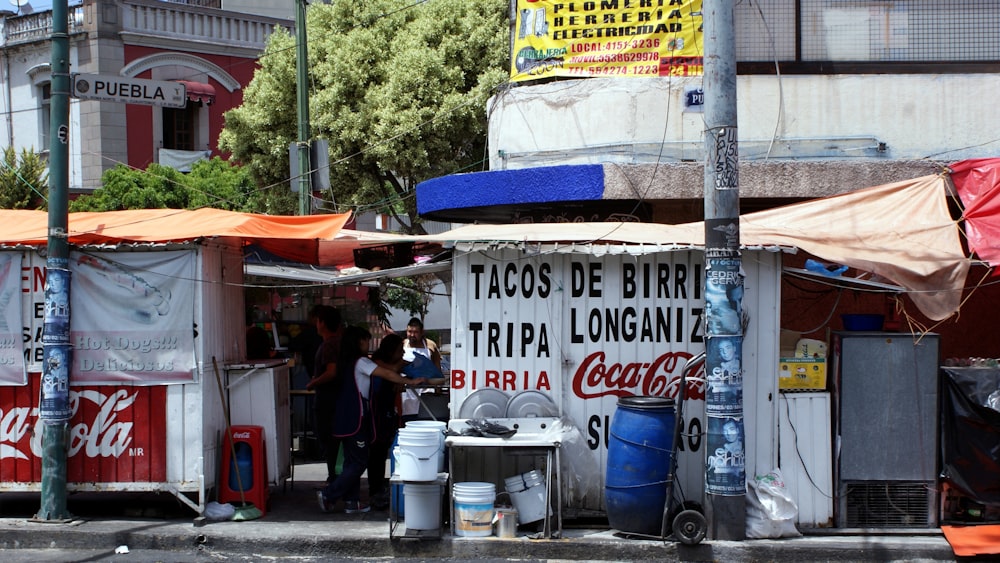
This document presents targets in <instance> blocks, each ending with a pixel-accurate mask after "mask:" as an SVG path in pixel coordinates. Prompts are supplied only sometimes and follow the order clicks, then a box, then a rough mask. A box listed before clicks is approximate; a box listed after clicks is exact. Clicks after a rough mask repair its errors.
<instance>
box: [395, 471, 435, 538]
mask: <svg viewBox="0 0 1000 563" xmlns="http://www.w3.org/2000/svg"><path fill="white" fill-rule="evenodd" d="M403 498H405V499H406V508H407V510H406V529H407V530H437V529H438V528H440V527H441V485H437V484H434V485H428V484H418V483H404V484H403Z"/></svg>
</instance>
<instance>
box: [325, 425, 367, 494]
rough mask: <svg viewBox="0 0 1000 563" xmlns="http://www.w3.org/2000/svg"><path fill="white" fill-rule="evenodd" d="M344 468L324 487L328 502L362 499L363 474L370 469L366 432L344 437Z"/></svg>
mask: <svg viewBox="0 0 1000 563" xmlns="http://www.w3.org/2000/svg"><path fill="white" fill-rule="evenodd" d="M343 444H344V470H343V471H341V472H340V475H337V478H336V479H334V480H333V482H331V483H330V484H329V485H327V486H326V489H324V491H323V494H324V495H326V500H327V502H337V501H338V500H344V501H345V502H356V501H359V500H361V475H362V474H364V472H365V470H366V469H368V449H369V448H368V445H369V444H368V441H367V439H366V437H365V436H364V434H363V433H362V434H358V435H356V436H351V437H349V438H343Z"/></svg>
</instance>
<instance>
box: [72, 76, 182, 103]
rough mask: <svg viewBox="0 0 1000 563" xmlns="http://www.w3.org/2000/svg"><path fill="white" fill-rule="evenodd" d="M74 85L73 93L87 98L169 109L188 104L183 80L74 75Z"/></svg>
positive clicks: (77, 96)
mask: <svg viewBox="0 0 1000 563" xmlns="http://www.w3.org/2000/svg"><path fill="white" fill-rule="evenodd" d="M72 84H73V92H72V96H73V97H74V98H80V99H84V100H101V101H105V102H123V103H127V104H142V105H147V106H163V107H170V108H183V107H184V106H186V105H187V89H186V88H185V87H184V84H182V83H180V82H170V81H164V80H146V79H143V78H129V77H127V76H116V75H102V74H74V75H73V80H72Z"/></svg>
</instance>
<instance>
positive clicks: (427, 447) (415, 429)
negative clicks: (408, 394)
mask: <svg viewBox="0 0 1000 563" xmlns="http://www.w3.org/2000/svg"><path fill="white" fill-rule="evenodd" d="M446 426H447V425H446V424H445V423H444V422H433V421H413V422H408V423H407V424H406V427H405V428H400V429H399V435H398V437H397V441H398V444H399V446H398V447H397V448H396V449H395V451H393V455H394V456H395V458H396V459H397V460H398V463H397V467H398V473H399V478H400V479H402V480H403V482H404V483H403V498H404V503H405V505H406V529H407V530H436V529H438V528H440V527H441V485H440V484H438V483H437V478H438V472H440V471H441V470H442V469H443V468H444V438H445V436H444V432H445V429H446Z"/></svg>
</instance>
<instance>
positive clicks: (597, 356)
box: [573, 351, 705, 400]
mask: <svg viewBox="0 0 1000 563" xmlns="http://www.w3.org/2000/svg"><path fill="white" fill-rule="evenodd" d="M606 358H607V356H606V354H605V353H604V352H603V351H600V352H594V353H592V354H590V355H588V356H587V357H586V358H584V359H583V362H581V363H580V366H579V367H578V368H577V369H576V373H575V374H573V394H574V395H576V396H577V397H579V398H581V399H594V398H597V397H604V396H606V395H612V396H615V397H630V396H632V395H652V396H661V397H670V398H676V397H677V391H678V386H679V385H680V376H681V370H682V369H684V364H685V363H686V362H687V360H688V359H689V358H691V354H689V353H687V352H667V353H666V354H663V355H661V356H659V357H658V358H656V359H655V360H653V361H652V362H630V363H620V362H615V363H612V364H607V363H605V360H606ZM704 370H705V365H704V363H702V364H701V365H699V366H698V368H697V369H696V370H695V373H693V374H691V375H690V376H689V379H687V393H686V394H685V395H684V397H685V398H686V399H695V400H704V399H705V377H704Z"/></svg>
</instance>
